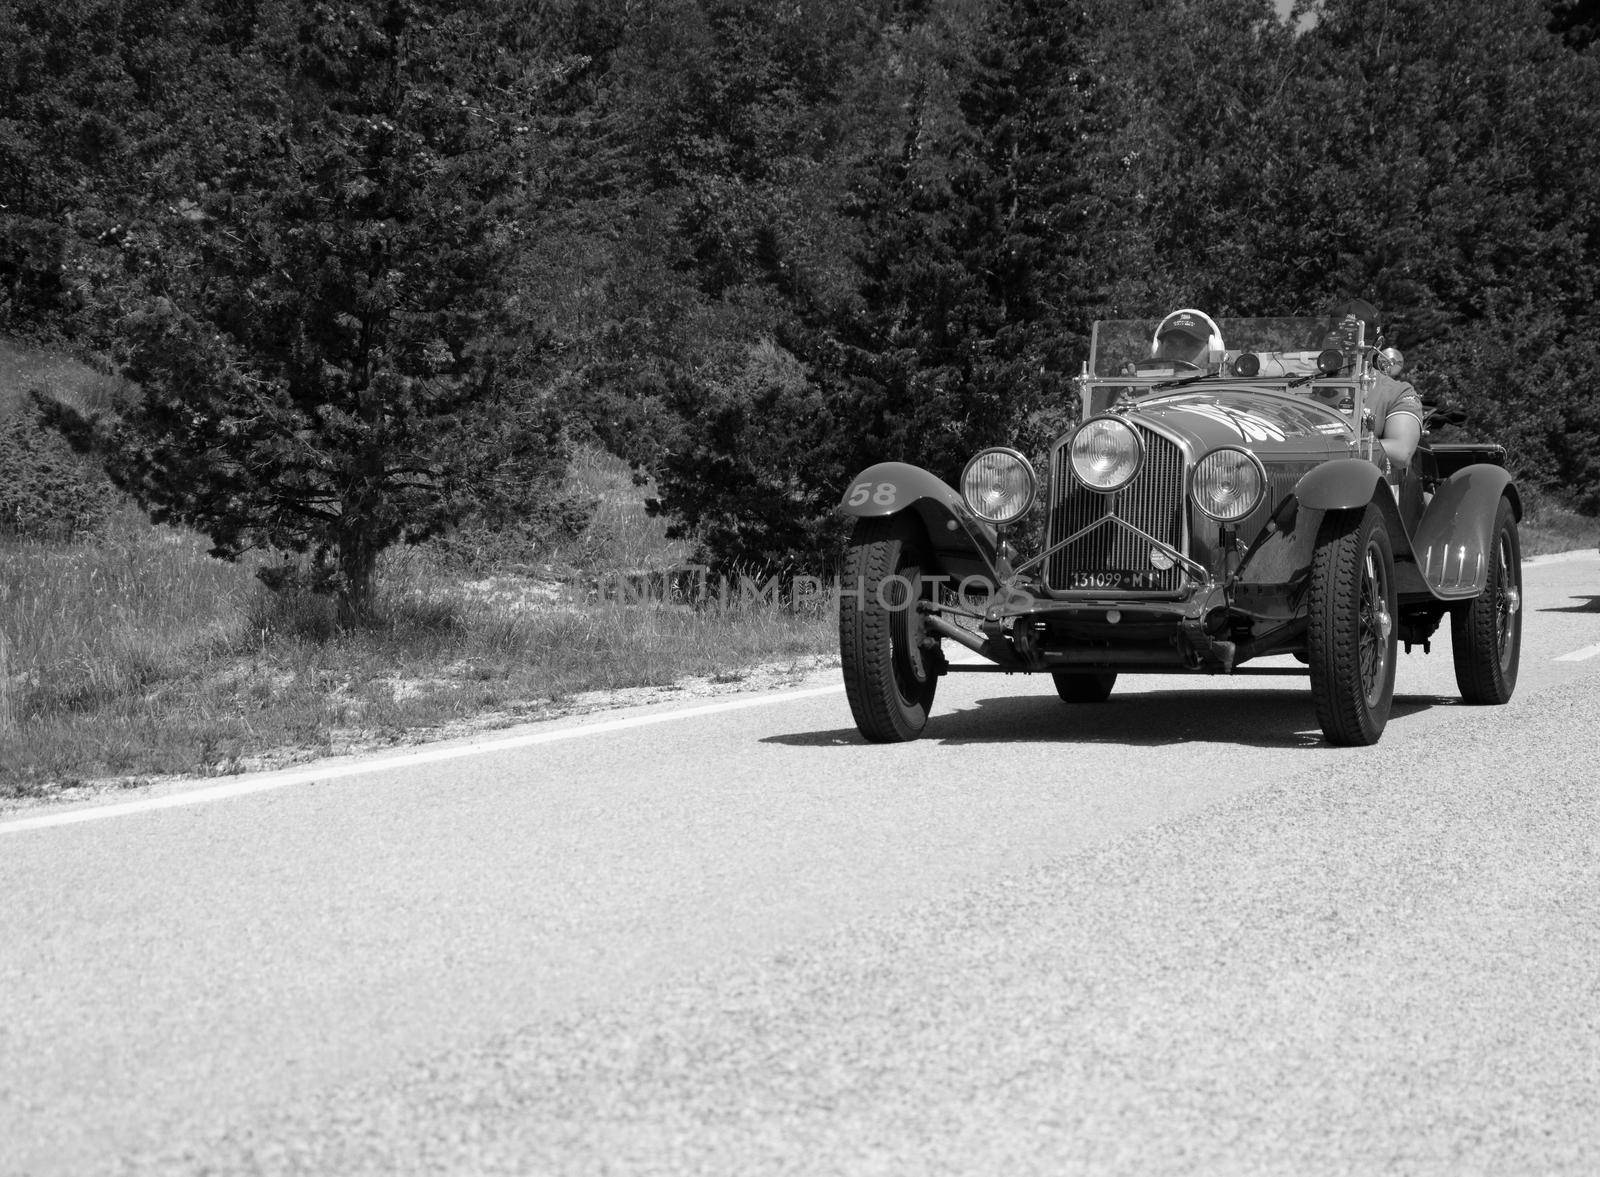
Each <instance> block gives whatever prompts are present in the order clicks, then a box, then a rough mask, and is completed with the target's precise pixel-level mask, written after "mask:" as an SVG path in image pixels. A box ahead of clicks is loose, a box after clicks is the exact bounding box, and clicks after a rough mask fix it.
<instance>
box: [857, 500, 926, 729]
mask: <svg viewBox="0 0 1600 1177" xmlns="http://www.w3.org/2000/svg"><path fill="white" fill-rule="evenodd" d="M920 541H921V532H920V530H919V529H918V528H917V526H916V524H915V523H913V522H910V521H907V520H904V519H862V520H858V521H857V523H856V528H855V534H854V535H853V536H852V537H851V540H850V550H849V552H848V554H847V555H846V557H845V566H844V582H843V584H842V585H841V586H840V589H841V591H840V594H839V660H840V663H841V665H842V666H843V669H844V689H845V695H846V696H847V697H848V698H849V700H850V714H851V715H853V716H854V717H855V721H856V727H857V728H859V729H860V730H861V734H862V735H863V736H865V737H866V738H867V739H869V740H871V741H872V742H873V743H876V744H892V743H899V742H902V741H905V740H914V739H916V738H917V737H918V736H919V735H921V734H922V729H923V728H924V727H926V726H927V723H928V712H929V710H930V709H931V708H932V706H933V695H934V691H935V689H936V688H937V687H938V685H939V678H938V671H937V667H938V664H939V661H940V655H939V652H938V650H937V649H923V648H922V647H921V645H920V642H921V641H922V639H923V638H924V637H925V636H926V630H925V629H924V628H923V625H922V614H921V613H919V612H918V611H917V609H916V602H917V600H920V599H923V598H924V597H925V595H926V588H927V586H926V585H925V583H924V582H923V580H922V568H923V565H924V559H925V557H924V556H923V554H922V551H921V547H920ZM895 578H899V579H895ZM908 591H909V593H910V594H911V595H910V598H909V599H908V597H907V594H908Z"/></svg>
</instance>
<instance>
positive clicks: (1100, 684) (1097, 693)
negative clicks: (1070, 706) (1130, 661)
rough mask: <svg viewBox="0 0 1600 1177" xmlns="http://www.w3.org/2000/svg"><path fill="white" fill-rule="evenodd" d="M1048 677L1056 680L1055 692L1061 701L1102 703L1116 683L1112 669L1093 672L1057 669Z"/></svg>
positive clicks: (1109, 695) (1108, 696)
mask: <svg viewBox="0 0 1600 1177" xmlns="http://www.w3.org/2000/svg"><path fill="white" fill-rule="evenodd" d="M1050 677H1051V678H1053V679H1055V680H1056V694H1058V695H1060V696H1061V701H1062V702H1063V703H1104V702H1105V701H1106V700H1107V699H1109V698H1110V697H1111V688H1112V687H1114V686H1116V685H1117V672H1116V671H1114V670H1107V671H1103V672H1099V673H1093V674H1081V673H1078V672H1076V671H1065V670H1058V671H1055V672H1054V673H1053V674H1051V676H1050Z"/></svg>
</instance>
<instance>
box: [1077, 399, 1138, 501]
mask: <svg viewBox="0 0 1600 1177" xmlns="http://www.w3.org/2000/svg"><path fill="white" fill-rule="evenodd" d="M1071 458H1072V472H1073V473H1074V474H1076V475H1077V476H1078V481H1080V482H1082V483H1083V484H1084V485H1085V486H1087V487H1088V488H1089V489H1091V490H1098V491H1100V492H1102V493H1106V492H1109V491H1113V490H1120V489H1121V488H1123V487H1124V486H1127V485H1128V483H1130V482H1132V481H1133V476H1134V475H1135V474H1137V473H1139V467H1140V465H1142V464H1143V462H1144V442H1142V441H1141V440H1139V435H1138V434H1137V433H1136V432H1134V430H1133V427H1132V426H1131V425H1129V424H1127V422H1125V421H1119V420H1117V419H1116V418H1115V417H1095V418H1092V419H1091V420H1088V421H1085V422H1084V423H1083V424H1082V425H1080V426H1078V431H1077V432H1076V433H1074V434H1073V435H1072V443H1071Z"/></svg>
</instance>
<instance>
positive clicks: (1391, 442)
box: [1328, 298, 1422, 466]
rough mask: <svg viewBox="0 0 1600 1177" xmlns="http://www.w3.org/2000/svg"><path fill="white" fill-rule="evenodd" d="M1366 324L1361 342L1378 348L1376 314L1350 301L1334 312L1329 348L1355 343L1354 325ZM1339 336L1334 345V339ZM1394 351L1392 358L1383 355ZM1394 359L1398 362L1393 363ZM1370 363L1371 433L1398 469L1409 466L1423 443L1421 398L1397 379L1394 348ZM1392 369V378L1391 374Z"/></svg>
mask: <svg viewBox="0 0 1600 1177" xmlns="http://www.w3.org/2000/svg"><path fill="white" fill-rule="evenodd" d="M1358 323H1362V324H1365V325H1366V331H1365V334H1364V339H1365V341H1366V344H1367V346H1368V347H1376V346H1378V339H1379V336H1378V311H1377V309H1376V308H1375V307H1374V306H1373V305H1372V304H1371V303H1370V302H1367V301H1366V300H1364V299H1360V298H1352V299H1348V300H1346V301H1345V302H1342V303H1340V304H1339V305H1338V306H1336V307H1335V308H1334V309H1333V330H1332V335H1330V338H1329V341H1328V343H1329V346H1341V345H1342V346H1344V347H1349V346H1350V345H1351V343H1352V342H1353V340H1354V336H1355V330H1354V329H1355V326H1356V324H1358ZM1335 336H1336V337H1338V342H1335V339H1334V337H1335ZM1387 352H1394V359H1393V360H1392V359H1390V358H1389V357H1388V356H1387V355H1386V353H1387ZM1394 360H1399V364H1395V363H1394ZM1378 361H1379V362H1376V363H1374V364H1373V377H1374V379H1373V384H1372V391H1371V392H1369V393H1368V394H1367V397H1366V408H1367V411H1368V412H1370V413H1371V414H1372V421H1373V431H1374V432H1375V433H1376V434H1377V436H1378V439H1379V440H1380V441H1382V442H1383V448H1384V452H1386V453H1387V454H1388V455H1389V460H1390V461H1391V462H1393V463H1394V464H1395V465H1397V466H1408V465H1410V463H1411V455H1412V454H1413V453H1415V452H1416V449H1417V444H1418V443H1419V442H1420V441H1421V440H1422V398H1421V397H1420V396H1418V395H1417V390H1416V389H1415V388H1413V387H1412V386H1411V385H1410V384H1409V383H1408V382H1407V381H1404V380H1396V379H1395V375H1398V374H1399V371H1400V365H1401V364H1404V362H1405V361H1404V359H1403V357H1401V356H1400V353H1399V352H1398V351H1395V350H1394V349H1393V348H1386V349H1384V351H1382V352H1379V353H1378ZM1391 369H1392V370H1393V372H1394V374H1395V375H1390V371H1391Z"/></svg>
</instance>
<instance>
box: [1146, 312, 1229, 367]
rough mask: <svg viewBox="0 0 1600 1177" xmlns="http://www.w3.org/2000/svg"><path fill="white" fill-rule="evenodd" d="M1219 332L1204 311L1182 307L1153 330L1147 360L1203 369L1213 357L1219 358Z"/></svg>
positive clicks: (1220, 347) (1220, 342) (1220, 339)
mask: <svg viewBox="0 0 1600 1177" xmlns="http://www.w3.org/2000/svg"><path fill="white" fill-rule="evenodd" d="M1222 350H1223V349H1222V331H1221V329H1220V328H1218V326H1217V324H1216V322H1215V320H1213V319H1212V318H1211V316H1210V315H1208V314H1206V313H1205V312H1204V311H1197V310H1194V309H1193V308H1192V307H1185V308H1184V309H1183V310H1178V311H1173V312H1172V313H1171V314H1170V315H1168V316H1167V317H1166V318H1165V319H1162V320H1161V323H1160V325H1159V326H1158V327H1156V333H1155V337H1154V338H1152V339H1151V341H1150V358H1151V359H1155V360H1182V361H1184V362H1185V363H1190V364H1196V365H1198V366H1200V367H1205V366H1206V365H1207V363H1208V362H1209V361H1210V359H1211V356H1212V355H1216V356H1218V357H1220V356H1221V355H1222Z"/></svg>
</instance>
